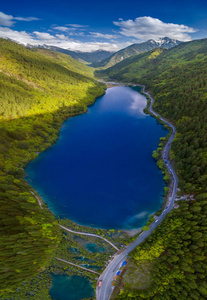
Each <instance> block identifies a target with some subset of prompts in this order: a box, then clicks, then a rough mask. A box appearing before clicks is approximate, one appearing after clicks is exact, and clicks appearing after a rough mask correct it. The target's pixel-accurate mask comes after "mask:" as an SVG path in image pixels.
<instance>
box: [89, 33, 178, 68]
mask: <svg viewBox="0 0 207 300" xmlns="http://www.w3.org/2000/svg"><path fill="white" fill-rule="evenodd" d="M181 43H182V42H181V41H177V40H173V39H170V38H168V37H165V38H162V39H160V40H158V41H154V40H148V41H147V42H144V43H140V44H133V45H131V46H129V47H127V48H124V49H122V50H119V51H118V52H116V53H114V54H112V55H111V56H110V57H108V58H106V59H104V60H102V61H100V62H98V63H94V64H93V66H94V67H96V68H104V69H105V68H109V67H111V66H114V65H115V64H117V63H119V62H120V61H123V60H124V59H126V58H128V57H131V56H133V55H136V54H139V53H143V52H147V51H149V50H152V49H155V48H158V47H161V48H167V49H169V48H172V47H175V46H177V45H179V44H181Z"/></svg>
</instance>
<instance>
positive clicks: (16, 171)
mask: <svg viewBox="0 0 207 300" xmlns="http://www.w3.org/2000/svg"><path fill="white" fill-rule="evenodd" d="M88 76H90V77H88ZM91 76H92V72H91V69H90V68H88V67H86V66H84V65H83V64H81V63H79V62H77V61H74V60H73V59H72V58H70V57H69V56H66V55H64V54H57V53H53V52H50V51H43V53H36V52H34V51H31V50H27V49H25V48H24V47H23V46H21V45H18V44H16V43H14V42H11V41H7V40H3V39H0V102H1V106H0V111H1V112H0V140H1V143H0V144H1V146H0V175H1V176H0V206H1V212H0V230H1V243H0V278H1V279H0V295H1V294H2V293H5V292H9V291H14V290H15V289H16V288H17V287H18V286H19V284H20V283H21V282H22V281H24V280H26V279H28V278H29V277H31V276H32V275H34V274H35V273H37V272H38V271H40V270H42V269H43V268H44V266H45V265H46V264H47V261H48V259H49V258H50V256H51V255H52V253H53V251H54V249H55V248H56V246H57V244H58V243H59V241H60V233H59V229H58V227H57V221H56V220H55V218H54V217H53V215H52V214H51V213H50V212H49V211H48V210H47V209H43V210H42V209H41V208H40V207H39V204H38V202H37V199H36V198H35V197H34V195H33V194H32V193H31V191H32V189H31V187H30V186H29V185H28V184H27V182H26V181H25V180H24V176H25V173H24V167H25V166H26V164H27V163H28V162H29V161H30V160H32V159H34V158H35V157H36V156H37V155H38V153H39V152H40V151H43V150H44V149H46V148H47V147H49V146H50V145H51V144H52V143H54V142H55V140H56V139H57V137H58V131H59V129H60V126H61V124H62V122H63V121H64V120H65V119H66V118H68V117H70V116H73V115H75V114H78V113H82V112H84V111H86V109H87V105H88V104H91V103H93V102H94V100H95V98H96V97H97V96H100V95H101V94H103V93H104V88H105V86H104V85H103V84H100V83H98V82H97V81H95V80H94V79H93V78H92V77H91ZM43 207H44V204H43Z"/></svg>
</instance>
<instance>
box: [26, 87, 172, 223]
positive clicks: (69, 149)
mask: <svg viewBox="0 0 207 300" xmlns="http://www.w3.org/2000/svg"><path fill="white" fill-rule="evenodd" d="M145 106H146V98H145V97H144V96H143V95H141V94H140V93H139V92H138V90H137V89H136V88H130V87H114V88H109V89H107V90H106V94H105V95H104V96H102V97H100V98H99V99H98V100H97V101H96V102H95V104H94V105H92V106H90V107H89V108H88V112H87V113H85V114H82V115H79V116H76V117H73V118H70V119H68V120H67V121H66V122H64V124H63V126H62V128H61V131H60V137H59V139H58V140H57V142H56V143H55V144H54V145H53V146H52V147H50V148H49V149H47V150H46V151H44V152H43V153H41V154H40V155H39V156H38V158H37V159H35V160H34V161H32V162H31V163H30V164H29V165H28V166H27V168H26V173H27V180H28V182H29V183H30V184H31V185H32V186H33V187H34V188H35V189H36V190H37V191H38V192H39V194H40V195H41V196H42V197H43V198H44V200H45V202H46V203H47V204H48V206H49V208H50V209H51V211H52V212H53V213H54V214H55V215H56V216H60V217H61V218H63V217H66V218H69V219H71V220H73V221H76V222H77V223H80V224H84V225H92V226H96V227H101V228H119V229H121V228H124V229H131V228H136V227H140V226H143V225H144V223H145V222H146V220H147V218H148V216H149V215H150V214H151V213H153V212H154V211H156V210H157V209H159V208H160V206H161V203H162V194H163V189H164V186H165V183H164V181H163V176H162V174H161V172H160V170H159V169H158V167H157V166H156V164H155V161H154V160H153V158H152V152H153V150H155V149H156V148H157V146H158V143H159V138H160V137H161V136H166V135H167V134H168V131H167V130H166V129H165V128H164V127H163V126H162V125H160V124H158V123H157V121H156V120H155V119H154V118H152V117H150V116H149V115H146V114H144V113H143V109H144V107H145ZM31 180H32V181H31Z"/></svg>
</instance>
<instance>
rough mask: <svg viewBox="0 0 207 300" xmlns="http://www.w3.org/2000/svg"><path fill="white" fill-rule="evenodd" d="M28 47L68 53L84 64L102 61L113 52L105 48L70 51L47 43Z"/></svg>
mask: <svg viewBox="0 0 207 300" xmlns="http://www.w3.org/2000/svg"><path fill="white" fill-rule="evenodd" d="M29 48H33V49H46V50H51V51H54V52H59V53H64V54H67V55H70V56H71V57H72V58H74V59H76V60H78V61H80V62H83V63H85V64H90V63H92V64H93V63H98V62H99V61H102V60H104V59H106V58H107V57H109V56H111V55H112V54H113V52H110V51H105V50H97V51H93V52H81V51H72V50H68V49H63V48H59V47H55V46H47V45H43V46H38V47H33V46H29Z"/></svg>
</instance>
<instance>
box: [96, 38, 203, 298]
mask: <svg viewBox="0 0 207 300" xmlns="http://www.w3.org/2000/svg"><path fill="white" fill-rule="evenodd" d="M155 51H157V50H155ZM153 53H155V52H154V51H151V52H149V53H145V54H141V55H137V56H135V57H133V58H131V59H127V60H126V61H125V62H123V63H120V64H118V65H116V66H114V67H113V68H110V69H108V70H106V71H104V72H101V74H104V75H106V74H108V76H109V77H110V78H111V79H116V80H119V81H124V82H126V81H128V82H131V81H133V82H135V83H140V84H144V85H145V86H146V87H147V89H148V90H150V93H151V94H152V95H153V96H154V98H155V103H154V109H155V110H156V111H157V112H158V113H160V114H162V115H163V116H164V117H166V118H167V119H169V120H170V121H172V122H173V123H174V124H175V125H176V129H177V134H176V137H175V139H174V142H173V145H172V150H171V159H172V160H173V161H174V166H175V169H176V170H177V173H178V176H179V187H180V188H181V192H182V193H185V194H193V195H194V197H195V200H191V201H188V202H186V201H183V202H178V204H179V208H177V209H174V210H173V211H172V212H171V213H170V214H169V215H168V216H167V217H166V219H165V220H164V221H163V223H162V224H161V226H159V227H158V228H157V229H156V231H155V232H154V233H153V234H152V236H151V237H150V238H148V239H147V240H146V241H145V242H144V243H143V244H141V245H140V246H139V247H138V248H137V249H136V250H135V251H134V253H133V255H132V257H133V263H132V266H131V269H129V270H128V273H127V274H126V276H125V289H124V291H122V292H121V294H120V295H119V297H118V298H119V299H142V298H144V299H159V300H160V299H170V300H171V299H198V300H200V299H206V297H207V272H206V270H207V39H203V40H196V41H192V42H188V43H183V44H181V45H179V46H176V47H174V48H172V49H170V50H166V51H163V52H162V53H160V54H159V55H157V56H156V55H155V56H154V57H153V59H152V55H153ZM124 63H125V64H124ZM99 76H100V74H99ZM159 153H160V152H159V151H158V152H157V154H156V155H154V156H155V157H156V156H157V155H158V156H159V155H160V154H159ZM160 163H161V162H160ZM161 164H162V163H161ZM138 274H139V275H138Z"/></svg>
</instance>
